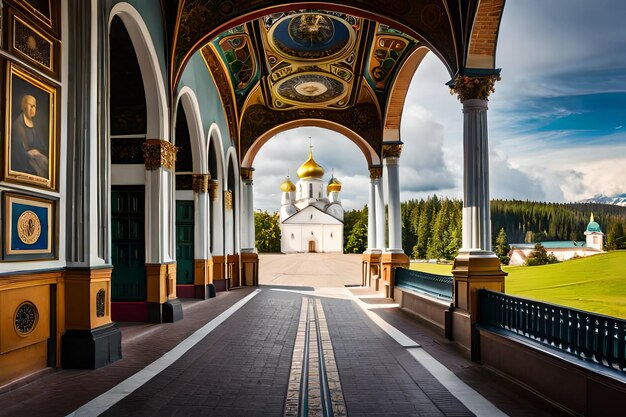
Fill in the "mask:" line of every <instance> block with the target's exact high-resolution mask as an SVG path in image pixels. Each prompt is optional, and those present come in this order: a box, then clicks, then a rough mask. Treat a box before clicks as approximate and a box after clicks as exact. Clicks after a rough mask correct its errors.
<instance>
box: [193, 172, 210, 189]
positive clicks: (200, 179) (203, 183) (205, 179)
mask: <svg viewBox="0 0 626 417" xmlns="http://www.w3.org/2000/svg"><path fill="white" fill-rule="evenodd" d="M191 178H192V179H191V188H192V190H193V191H194V192H196V193H206V192H207V191H209V181H211V174H193V175H192V177H191Z"/></svg>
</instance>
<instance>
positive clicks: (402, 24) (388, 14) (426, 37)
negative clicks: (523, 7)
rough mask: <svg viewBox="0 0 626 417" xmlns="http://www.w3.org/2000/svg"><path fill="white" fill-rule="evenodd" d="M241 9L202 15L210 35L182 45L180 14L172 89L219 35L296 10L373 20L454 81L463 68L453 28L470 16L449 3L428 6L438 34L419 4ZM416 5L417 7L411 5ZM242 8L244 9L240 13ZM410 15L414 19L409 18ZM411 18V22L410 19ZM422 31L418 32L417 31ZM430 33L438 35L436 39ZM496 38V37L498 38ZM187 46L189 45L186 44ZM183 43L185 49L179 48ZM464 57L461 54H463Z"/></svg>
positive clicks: (199, 15) (190, 38)
mask: <svg viewBox="0 0 626 417" xmlns="http://www.w3.org/2000/svg"><path fill="white" fill-rule="evenodd" d="M495 1H503V0H495ZM241 3H242V4H241V5H237V4H236V3H235V4H234V5H233V10H231V11H230V12H229V16H236V17H235V18H233V19H230V20H224V21H220V18H221V16H218V17H215V18H214V19H213V21H209V22H206V21H204V19H205V18H206V16H205V15H203V14H202V13H196V15H197V16H196V19H198V20H200V19H203V21H202V25H203V26H204V27H208V31H207V32H206V33H205V34H204V35H203V36H199V37H197V38H196V37H195V36H193V35H192V36H187V38H188V39H184V38H185V35H186V33H185V34H183V35H182V37H183V40H184V43H183V42H180V41H179V39H181V33H180V26H179V24H180V19H181V18H185V17H187V16H186V15H185V13H186V12H187V10H185V7H184V6H186V5H184V6H183V8H182V9H181V10H180V11H179V16H178V20H177V22H176V32H177V37H176V40H175V43H174V56H173V59H172V60H171V72H172V74H174V76H173V77H172V86H173V87H175V86H176V85H177V84H178V82H179V80H180V77H181V76H182V72H183V70H184V68H185V66H186V64H187V62H188V61H189V59H190V58H191V56H192V55H193V54H194V53H195V52H197V51H198V50H199V49H201V48H202V47H203V46H204V45H205V44H206V43H207V42H209V41H210V40H211V39H213V38H214V37H216V36H217V35H219V34H220V33H222V32H223V31H225V30H228V29H229V28H232V27H235V26H237V25H241V24H245V23H246V22H247V21H250V20H252V19H257V18H260V17H262V16H265V15H269V14H272V13H278V12H282V11H287V10H293V9H320V8H323V9H324V10H328V11H334V12H340V13H348V14H351V15H353V16H357V17H360V18H365V19H370V20H373V21H376V22H380V23H383V24H387V25H389V26H391V27H393V28H395V29H398V30H401V31H402V32H404V33H405V34H407V35H409V36H411V37H413V38H415V39H416V40H418V41H420V43H423V44H424V45H426V46H427V47H428V48H429V49H430V50H431V51H432V52H433V53H434V54H435V55H437V56H438V57H439V59H441V61H442V62H443V64H444V65H445V67H446V68H447V69H448V72H449V74H450V76H451V77H453V76H454V75H455V74H456V73H457V72H458V71H459V70H460V69H461V66H462V62H459V61H460V58H459V51H458V50H457V49H458V48H459V46H460V45H461V42H460V39H456V36H457V35H456V34H455V32H454V25H453V22H452V20H453V19H458V20H459V21H458V23H457V24H459V25H461V24H463V23H464V21H463V19H464V18H466V17H467V16H464V14H465V13H464V12H463V11H461V10H453V11H450V10H448V9H449V5H447V4H446V2H439V3H438V4H437V3H432V2H429V4H427V5H428V6H433V7H434V9H435V10H434V11H433V10H432V8H433V7H431V10H429V13H430V12H431V11H433V12H434V13H440V15H439V16H440V21H439V23H438V27H437V29H438V30H437V31H435V30H434V29H431V30H425V28H428V27H429V25H427V24H424V23H423V22H422V23H420V22H421V21H423V18H422V17H421V16H422V14H423V10H422V9H423V8H424V4H417V3H419V2H406V3H405V5H403V6H402V7H401V8H405V9H407V10H404V13H403V11H402V10H397V11H395V14H394V11H392V9H390V8H388V7H385V6H382V7H381V8H380V9H379V10H378V11H370V10H366V9H365V8H369V9H371V8H372V4H371V3H370V4H369V5H367V4H365V5H361V4H359V3H358V2H353V3H354V4H353V5H348V4H339V5H338V4H336V3H332V2H322V3H320V2H312V1H306V0H304V1H298V0H296V1H292V2H291V3H290V4H289V5H274V6H263V5H254V6H251V5H250V4H248V2H241ZM411 3H415V4H411ZM239 8H241V9H240V10H239ZM409 14H410V15H411V16H409ZM407 17H408V18H407ZM411 18H413V19H419V21H418V22H417V23H414V25H415V26H416V27H413V26H411V25H410V24H409V22H410V21H411ZM193 20H194V19H193V18H189V19H188V22H187V24H186V26H188V27H191V26H193V25H194V23H195V22H194V21H193ZM418 27H419V30H418ZM431 33H435V35H434V36H433V35H432V34H431ZM496 36H497V34H496ZM187 42H188V43H187ZM181 43H183V46H181V45H179V44H181ZM179 49H180V51H179ZM461 53H462V52H461Z"/></svg>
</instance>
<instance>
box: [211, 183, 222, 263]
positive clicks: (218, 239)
mask: <svg viewBox="0 0 626 417" xmlns="http://www.w3.org/2000/svg"><path fill="white" fill-rule="evenodd" d="M222 195H223V194H222V190H221V187H220V183H219V181H217V180H215V181H211V214H212V215H213V228H212V229H211V232H212V236H211V242H212V249H213V250H212V251H211V254H212V255H213V256H223V255H224V212H223V209H222Z"/></svg>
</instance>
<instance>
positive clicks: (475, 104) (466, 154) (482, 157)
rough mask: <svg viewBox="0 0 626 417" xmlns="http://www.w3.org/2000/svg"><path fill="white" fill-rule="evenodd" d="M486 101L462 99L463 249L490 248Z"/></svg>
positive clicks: (488, 249) (478, 249) (482, 249)
mask: <svg viewBox="0 0 626 417" xmlns="http://www.w3.org/2000/svg"><path fill="white" fill-rule="evenodd" d="M487 103H488V101H487V100H481V99H467V100H464V101H463V248H462V250H463V251H491V215H490V202H489V146H488V140H487Z"/></svg>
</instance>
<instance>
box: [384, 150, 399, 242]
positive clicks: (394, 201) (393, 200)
mask: <svg viewBox="0 0 626 417" xmlns="http://www.w3.org/2000/svg"><path fill="white" fill-rule="evenodd" d="M399 160H400V158H399V156H398V157H396V156H391V157H386V158H384V159H383V165H384V167H385V171H386V172H385V178H386V179H387V184H386V185H387V195H388V198H389V201H388V202H387V211H388V214H389V249H388V251H389V252H402V218H401V215H400V179H399V173H398V169H399V167H400V165H399Z"/></svg>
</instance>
